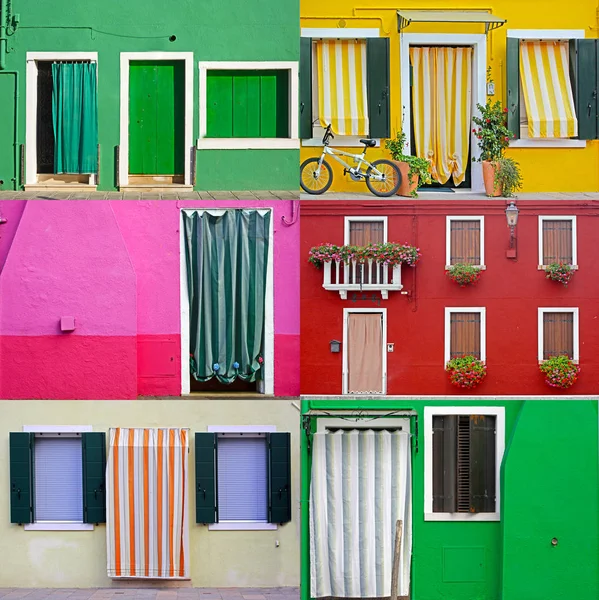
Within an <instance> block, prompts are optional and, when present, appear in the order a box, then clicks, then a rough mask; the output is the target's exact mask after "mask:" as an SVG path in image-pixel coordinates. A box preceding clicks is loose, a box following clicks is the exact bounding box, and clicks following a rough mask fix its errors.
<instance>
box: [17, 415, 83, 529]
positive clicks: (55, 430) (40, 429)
mask: <svg viewBox="0 0 599 600" xmlns="http://www.w3.org/2000/svg"><path fill="white" fill-rule="evenodd" d="M90 431H93V428H92V426H91V425H23V432H24V433H35V434H38V433H43V434H48V437H51V436H52V437H54V436H55V437H58V436H59V434H60V435H61V436H64V437H67V436H68V437H75V436H77V435H78V434H82V433H87V432H90ZM34 460H35V458H34ZM82 485H83V483H82ZM23 529H24V530H25V531H93V530H94V525H93V523H73V522H70V521H45V522H43V523H26V524H24V525H23Z"/></svg>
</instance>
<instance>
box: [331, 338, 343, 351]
mask: <svg viewBox="0 0 599 600" xmlns="http://www.w3.org/2000/svg"><path fill="white" fill-rule="evenodd" d="M329 344H330V346H331V352H339V351H340V350H341V342H340V341H339V340H331V341H330V342H329Z"/></svg>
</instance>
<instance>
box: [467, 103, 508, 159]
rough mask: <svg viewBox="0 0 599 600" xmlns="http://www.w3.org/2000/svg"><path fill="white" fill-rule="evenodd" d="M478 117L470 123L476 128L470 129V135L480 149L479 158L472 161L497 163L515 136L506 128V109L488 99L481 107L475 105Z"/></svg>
mask: <svg viewBox="0 0 599 600" xmlns="http://www.w3.org/2000/svg"><path fill="white" fill-rule="evenodd" d="M476 106H477V108H478V111H479V113H480V116H475V117H472V121H473V122H474V124H475V125H477V127H475V128H473V129H472V133H473V134H474V135H475V137H476V139H477V140H478V147H479V148H480V150H481V152H480V157H479V158H478V159H476V158H473V159H472V160H473V161H475V160H478V161H479V162H480V161H483V160H488V161H491V162H495V161H498V160H499V159H500V158H502V157H503V154H504V152H505V150H506V148H507V147H508V146H509V145H510V140H511V139H512V138H515V137H516V136H515V135H514V134H513V133H512V132H511V131H510V130H509V129H508V128H507V108H502V107H501V102H499V100H496V101H495V102H492V101H491V100H490V99H488V100H487V103H486V104H485V105H484V106H483V105H482V104H477V105H476Z"/></svg>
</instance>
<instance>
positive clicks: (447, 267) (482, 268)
mask: <svg viewBox="0 0 599 600" xmlns="http://www.w3.org/2000/svg"><path fill="white" fill-rule="evenodd" d="M453 266H455V265H445V270H446V271H449V269H451V267H453ZM469 266H471V267H474V268H475V269H480V270H481V271H486V270H487V267H486V265H469Z"/></svg>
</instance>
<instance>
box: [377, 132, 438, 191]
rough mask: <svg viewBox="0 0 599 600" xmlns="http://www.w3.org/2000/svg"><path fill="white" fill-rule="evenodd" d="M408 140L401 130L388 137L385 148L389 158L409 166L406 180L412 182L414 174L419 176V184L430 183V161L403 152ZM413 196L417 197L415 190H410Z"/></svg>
mask: <svg viewBox="0 0 599 600" xmlns="http://www.w3.org/2000/svg"><path fill="white" fill-rule="evenodd" d="M407 146H408V142H407V141H406V134H405V133H404V132H403V130H402V131H398V132H397V133H396V134H395V138H389V139H388V140H385V148H387V150H389V152H390V154H391V158H392V159H393V160H396V161H397V162H405V163H408V165H409V166H410V170H409V171H408V180H409V181H410V182H412V179H413V178H414V177H416V176H418V177H419V178H420V183H421V184H428V183H431V172H430V168H431V165H430V162H429V161H428V160H426V158H419V157H418V156H410V155H409V154H404V150H405V149H406V148H407ZM411 195H412V197H413V198H417V197H418V193H417V192H416V190H412V193H411Z"/></svg>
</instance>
